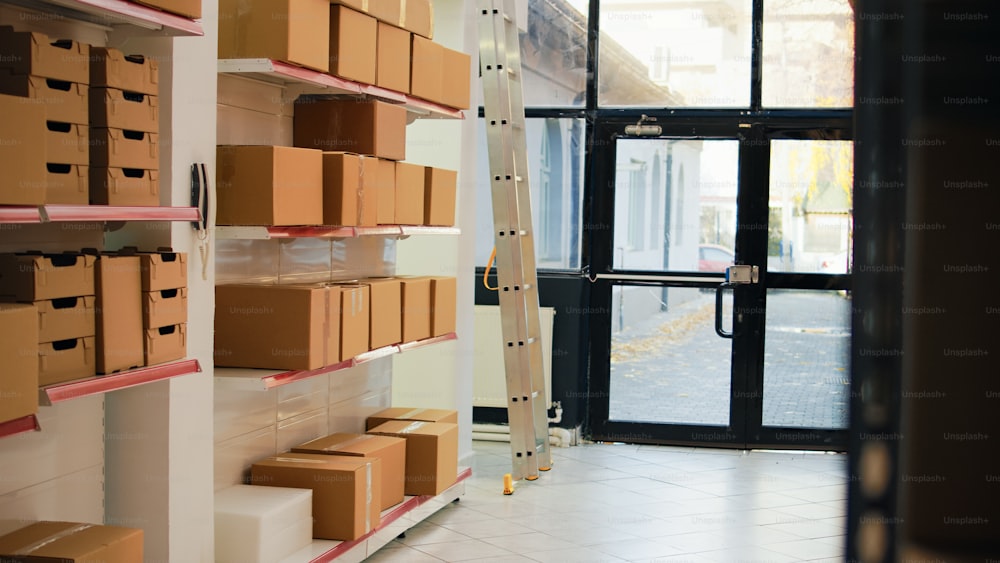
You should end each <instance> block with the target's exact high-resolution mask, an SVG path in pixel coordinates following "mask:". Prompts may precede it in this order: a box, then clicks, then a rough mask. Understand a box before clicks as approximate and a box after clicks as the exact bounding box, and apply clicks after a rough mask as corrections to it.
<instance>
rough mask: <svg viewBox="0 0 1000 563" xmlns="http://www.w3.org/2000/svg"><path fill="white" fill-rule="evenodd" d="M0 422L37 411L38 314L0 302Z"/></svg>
mask: <svg viewBox="0 0 1000 563" xmlns="http://www.w3.org/2000/svg"><path fill="white" fill-rule="evenodd" d="M0 358H3V363H4V367H3V369H2V370H0V422H7V421H8V420H14V419H15V418H21V417H22V416H28V415H29V414H35V413H36V412H38V313H37V312H36V310H35V307H34V306H33V305H22V304H15V303H0Z"/></svg>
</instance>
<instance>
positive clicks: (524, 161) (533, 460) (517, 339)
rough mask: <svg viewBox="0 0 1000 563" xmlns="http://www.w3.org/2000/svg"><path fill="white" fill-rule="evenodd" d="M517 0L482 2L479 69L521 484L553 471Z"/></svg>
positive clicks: (508, 486) (514, 453)
mask: <svg viewBox="0 0 1000 563" xmlns="http://www.w3.org/2000/svg"><path fill="white" fill-rule="evenodd" d="M515 9H516V6H515V0H480V2H479V10H478V16H479V18H480V21H479V61H480V62H479V64H480V73H481V75H482V81H483V108H484V113H485V117H486V122H485V126H486V140H487V145H488V149H489V163H490V192H491V193H492V200H493V225H494V229H493V233H494V237H495V244H496V267H497V289H498V293H499V300H500V319H501V329H502V335H503V340H504V342H503V348H504V355H503V359H504V369H505V373H506V378H507V417H508V421H509V424H510V449H511V461H512V466H513V470H512V473H511V474H510V475H508V476H505V482H504V493H506V494H510V493H512V492H513V484H512V481H513V480H521V479H527V480H529V481H533V480H535V479H537V478H538V472H539V471H548V470H549V468H550V467H551V466H552V454H551V452H550V450H549V420H548V408H547V404H548V401H547V397H546V396H545V375H544V373H543V366H542V340H541V323H540V321H539V313H538V279H537V275H536V271H535V238H534V232H533V231H532V223H531V191H530V187H529V183H528V153H527V143H526V140H525V117H524V91H523V85H522V83H521V50H520V42H519V40H518V30H517V15H516V12H515Z"/></svg>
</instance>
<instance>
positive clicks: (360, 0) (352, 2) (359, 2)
mask: <svg viewBox="0 0 1000 563" xmlns="http://www.w3.org/2000/svg"><path fill="white" fill-rule="evenodd" d="M368 2H369V0H330V4H340V5H341V6H347V7H348V8H352V9H354V10H357V11H359V12H364V13H368Z"/></svg>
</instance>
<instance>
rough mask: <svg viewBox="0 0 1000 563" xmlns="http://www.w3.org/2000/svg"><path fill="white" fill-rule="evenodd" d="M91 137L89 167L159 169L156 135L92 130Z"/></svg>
mask: <svg viewBox="0 0 1000 563" xmlns="http://www.w3.org/2000/svg"><path fill="white" fill-rule="evenodd" d="M91 136H92V142H93V145H94V148H93V150H91V151H90V164H91V165H93V166H95V167H98V168H138V169H141V170H159V169H160V145H159V135H158V134H157V133H147V132H145V131H129V130H127V129H106V128H99V127H95V128H93V129H91ZM50 161H51V157H50Z"/></svg>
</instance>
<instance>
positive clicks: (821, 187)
mask: <svg viewBox="0 0 1000 563" xmlns="http://www.w3.org/2000/svg"><path fill="white" fill-rule="evenodd" d="M853 186H854V150H853V146H852V143H851V142H850V141H773V142H772V143H771V185H770V218H769V223H768V248H767V255H768V256H767V269H768V270H769V271H772V272H803V273H822V274H845V273H849V272H850V271H851V263H850V262H851V240H852V237H851V229H852V225H853V222H854V214H853V204H852V193H853Z"/></svg>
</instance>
